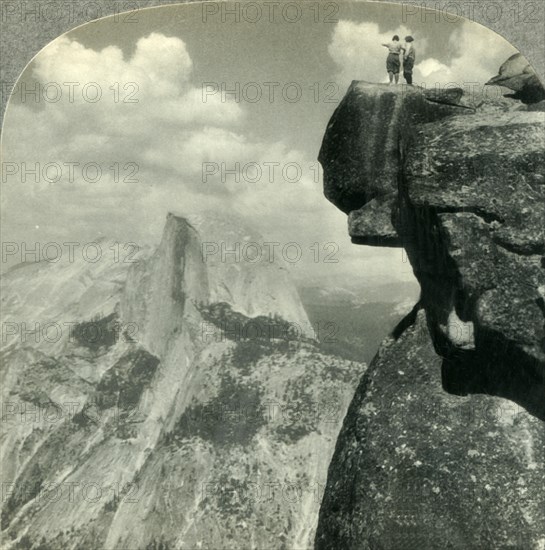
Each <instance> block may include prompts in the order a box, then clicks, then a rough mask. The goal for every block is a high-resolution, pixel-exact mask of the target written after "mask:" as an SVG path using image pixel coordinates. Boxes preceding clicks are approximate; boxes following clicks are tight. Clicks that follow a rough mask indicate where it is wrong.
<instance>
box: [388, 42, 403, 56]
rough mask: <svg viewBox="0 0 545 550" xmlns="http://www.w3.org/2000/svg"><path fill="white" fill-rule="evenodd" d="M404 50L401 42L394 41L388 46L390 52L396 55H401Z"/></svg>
mask: <svg viewBox="0 0 545 550" xmlns="http://www.w3.org/2000/svg"><path fill="white" fill-rule="evenodd" d="M402 49H403V46H402V45H401V42H396V41H395V40H392V42H390V43H389V44H388V51H389V52H390V53H395V54H398V55H399V54H400V53H401V50H402Z"/></svg>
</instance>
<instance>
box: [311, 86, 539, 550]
mask: <svg viewBox="0 0 545 550" xmlns="http://www.w3.org/2000/svg"><path fill="white" fill-rule="evenodd" d="M319 160H320V162H321V164H322V166H323V168H324V191H325V195H326V197H327V198H328V199H329V200H330V201H331V202H333V203H334V204H335V205H336V206H337V207H338V208H340V209H341V210H342V211H344V212H345V213H347V214H348V230H349V233H350V236H351V237H352V241H353V242H354V243H356V244H363V245H371V246H394V247H404V248H405V250H406V251H407V255H408V257H409V259H410V262H411V265H412V268H413V271H414V274H415V276H416V278H417V279H418V281H419V283H420V286H421V291H422V292H421V298H420V301H419V302H418V304H417V305H415V309H414V310H413V312H412V313H411V314H410V315H409V316H407V317H406V318H405V319H404V320H403V321H402V322H401V323H400V324H399V325H398V327H396V329H395V330H394V332H393V334H392V336H391V337H390V338H389V339H387V340H386V341H385V342H384V343H383V345H382V347H381V349H380V350H379V353H378V355H377V356H376V357H375V359H374V360H373V362H372V364H371V365H370V367H369V369H368V371H367V372H366V374H365V375H364V376H363V378H362V381H361V383H360V386H359V388H358V390H357V391H356V396H355V398H354V400H353V402H352V404H351V406H350V408H349V411H348V413H347V416H346V418H345V421H344V425H343V428H342V430H341V433H340V435H339V438H338V441H337V447H336V451H335V454H334V457H333V459H332V463H331V465H330V469H329V475H328V484H327V487H326V491H325V495H324V500H323V502H322V507H321V511H320V521H319V526H318V531H317V536H316V547H317V548H320V549H326V548H328V549H329V548H338V547H342V548H359V549H361V548H365V549H367V548H369V549H382V548H384V549H388V550H392V549H398V548H399V549H401V548H403V549H406V548H422V549H428V548H429V549H432V548H433V549H435V548H464V549H466V548H475V549H476V548H533V549H543V548H544V547H545V455H544V452H545V451H544V449H545V423H544V421H545V323H544V321H545V112H543V104H537V105H532V106H531V107H529V106H521V104H520V103H518V102H517V101H514V100H512V99H504V98H498V99H489V98H488V97H487V94H485V93H478V94H477V93H475V94H472V95H466V94H464V92H463V91H462V90H444V91H441V90H424V89H421V88H418V87H414V88H413V87H409V88H407V87H404V86H403V87H401V86H400V87H397V88H392V87H388V86H385V85H377V84H369V83H365V82H353V83H352V85H351V87H350V88H349V90H348V92H347V94H346V96H345V97H344V99H343V101H342V102H341V104H340V105H339V106H338V108H337V109H336V111H335V113H334V114H333V116H332V118H331V121H330V123H329V125H328V127H327V130H326V134H325V136H324V140H323V144H322V148H321V151H320V156H319Z"/></svg>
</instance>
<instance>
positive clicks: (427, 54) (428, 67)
mask: <svg viewBox="0 0 545 550" xmlns="http://www.w3.org/2000/svg"><path fill="white" fill-rule="evenodd" d="M394 34H397V35H399V36H400V37H401V39H403V38H404V37H405V36H407V35H409V34H411V35H413V34H415V33H414V32H412V31H411V29H409V28H408V27H406V26H403V25H402V26H399V27H397V28H392V29H390V30H388V31H386V32H380V30H379V26H378V25H377V24H375V23H370V22H364V23H355V22H352V21H344V20H343V21H339V22H338V23H337V25H336V27H335V30H334V32H333V37H332V40H331V43H330V45H329V54H330V55H331V57H332V59H333V60H334V61H335V62H336V64H337V65H338V67H339V74H338V78H339V80H340V81H341V82H342V83H343V84H345V85H346V84H349V83H350V82H351V81H352V80H367V81H370V82H383V83H384V82H387V81H388V76H387V73H386V57H387V51H386V49H385V48H384V47H383V46H381V44H382V43H387V42H389V41H390V40H391V38H392V36H393V35H394ZM421 34H422V33H420V36H418V37H417V38H418V39H417V41H416V42H415V43H414V44H415V48H416V52H417V63H416V65H415V68H414V83H415V84H420V85H425V86H428V87H430V86H433V85H435V84H438V85H446V84H453V83H457V84H458V85H459V86H460V87H464V84H467V83H473V82H475V83H480V84H481V85H482V84H484V82H486V81H487V80H488V79H489V78H490V77H491V76H493V75H494V74H496V73H497V70H498V68H499V66H500V65H501V64H502V63H503V62H504V61H505V60H506V59H507V58H508V57H509V56H510V55H512V54H513V53H515V52H516V50H515V48H514V47H513V46H512V45H511V44H510V43H509V42H507V41H506V40H505V39H504V38H502V37H501V36H500V35H498V34H496V33H494V32H492V31H490V30H489V29H487V28H486V27H483V26H481V25H478V24H477V23H473V22H471V21H465V22H464V23H463V24H461V25H460V27H459V28H457V29H456V30H454V31H453V32H452V34H451V35H450V37H449V39H448V40H449V49H450V51H451V52H452V53H451V55H450V56H449V59H444V60H439V59H437V58H435V57H434V56H433V44H431V43H430V41H429V40H428V39H427V38H426V37H425V36H421Z"/></svg>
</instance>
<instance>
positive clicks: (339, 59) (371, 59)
mask: <svg viewBox="0 0 545 550" xmlns="http://www.w3.org/2000/svg"><path fill="white" fill-rule="evenodd" d="M394 34H397V35H398V36H399V37H400V38H401V40H403V38H404V37H405V36H407V35H410V34H414V33H413V32H412V31H411V29H409V28H408V27H406V26H404V25H401V26H398V27H397V28H392V29H391V30H388V31H385V32H380V30H379V26H378V24H376V23H370V22H363V23H355V22H353V21H346V20H341V21H339V22H338V23H337V25H336V26H335V30H334V31H333V37H332V40H331V44H330V45H329V48H328V50H329V54H330V55H331V57H332V58H333V60H334V61H335V62H336V63H337V65H338V66H339V69H340V71H339V74H338V77H337V78H338V80H339V82H340V83H342V84H344V85H346V84H349V83H350V82H351V81H352V80H367V81H368V82H388V74H387V73H386V57H387V54H388V51H387V50H386V48H385V47H384V46H382V45H381V44H386V43H388V42H390V41H391V39H392V36H393V35H394ZM418 44H419V46H418V47H419V51H420V52H422V54H425V52H426V49H427V40H426V39H425V38H424V39H421V40H419V42H418Z"/></svg>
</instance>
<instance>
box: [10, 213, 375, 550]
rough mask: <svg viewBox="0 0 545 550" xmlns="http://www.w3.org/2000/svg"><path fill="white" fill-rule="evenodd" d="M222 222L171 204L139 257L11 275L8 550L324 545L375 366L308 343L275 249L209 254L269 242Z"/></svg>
mask: <svg viewBox="0 0 545 550" xmlns="http://www.w3.org/2000/svg"><path fill="white" fill-rule="evenodd" d="M220 222H221V220H219V219H207V218H200V219H196V220H194V221H193V223H191V222H190V221H188V220H187V219H185V218H182V217H179V216H175V215H172V214H171V215H169V216H168V218H167V222H166V225H165V229H164V233H163V238H162V241H161V243H160V245H159V246H158V247H157V249H156V250H154V251H152V250H149V251H141V252H140V253H139V254H138V255H137V256H135V257H134V260H136V261H134V262H133V263H125V262H122V261H102V262H98V263H86V262H79V263H78V262H74V263H70V264H68V265H66V264H65V265H61V264H60V263H59V264H49V263H45V262H44V263H40V264H28V265H22V266H19V267H17V268H14V269H12V270H11V271H10V272H8V273H7V274H6V275H5V277H4V280H3V288H2V314H3V315H4V320H5V323H10V324H9V330H6V331H5V334H4V335H3V336H5V338H4V337H3V342H2V343H3V348H2V351H1V352H0V353H1V359H2V369H1V371H0V373H1V376H2V379H1V381H2V392H3V393H2V440H1V441H2V445H1V450H2V489H3V493H2V530H3V533H2V538H3V544H4V545H5V547H6V548H34V549H36V548H40V549H42V550H45V549H53V548H72V549H76V548H78V549H79V548H87V549H93V550H94V549H95V548H147V549H157V548H161V549H163V550H165V549H169V548H220V547H221V548H240V547H241V546H242V547H251V546H257V547H261V548H266V547H272V546H275V545H277V544H278V541H279V540H280V541H283V544H284V545H285V546H286V547H289V548H293V547H308V545H309V544H311V541H312V540H313V538H314V533H315V529H316V524H317V519H318V509H319V503H320V501H321V497H322V493H323V487H324V484H325V476H326V468H327V464H328V461H329V459H330V457H331V454H332V452H333V446H334V442H335V439H336V435H337V434H338V430H339V428H340V424H341V421H342V418H343V416H344V414H345V412H346V409H347V408H348V404H349V402H350V400H351V398H352V395H353V392H354V389H355V387H356V384H357V380H358V379H359V377H360V375H361V373H362V372H363V371H364V369H365V365H363V364H361V363H356V362H352V361H348V360H346V359H343V358H342V357H339V356H335V355H332V354H331V353H328V352H326V351H325V347H324V346H322V344H321V343H320V342H319V341H317V340H315V339H313V338H310V337H308V333H309V332H310V330H309V328H310V324H309V323H308V319H307V317H306V313H305V311H304V309H303V307H302V305H301V303H300V301H299V298H298V295H297V291H296V289H295V287H294V286H293V284H292V282H291V280H290V278H289V274H288V272H287V271H286V269H285V268H284V267H283V266H282V264H280V263H279V262H278V261H277V260H275V261H270V259H263V261H262V262H261V264H260V265H258V264H259V262H255V261H254V262H253V263H252V264H251V265H249V263H248V262H246V261H243V260H242V259H241V258H240V257H239V258H237V257H233V256H232V257H231V258H230V260H226V259H224V260H225V261H223V260H222V259H221V258H220V259H218V260H214V261H213V260H212V259H211V258H208V259H207V260H210V261H207V260H205V259H204V257H203V245H205V244H206V243H212V242H214V243H216V244H218V245H220V244H222V243H223V244H224V245H225V246H227V247H228V248H229V249H233V247H234V243H235V242H239V243H242V242H247V241H246V240H245V239H247V238H248V237H249V238H251V240H252V241H259V239H261V237H260V236H259V235H257V234H255V233H253V232H251V230H248V229H244V228H242V227H240V226H239V224H236V223H234V224H233V223H232V224H231V225H229V223H228V222H226V221H225V220H224V221H223V222H221V223H222V226H221V227H220V226H219V224H220ZM210 226H211V227H212V229H211V228H210ZM228 226H229V227H228ZM218 228H219V229H218ZM214 231H220V232H221V231H225V233H224V234H225V238H224V240H223V241H220V240H219V237H218V236H216V237H213V233H214ZM214 239H215V240H214ZM103 249H104V250H106V249H107V246H103ZM242 288H246V290H247V292H246V294H245V295H242V293H241V292H242V291H241V289H242ZM271 297H274V298H275V300H273V299H272V298H271ZM23 322H24V323H26V324H25V328H23V325H22V323H23ZM36 323H38V326H36ZM46 324H48V326H50V329H49V330H46V331H44V328H45V326H46ZM55 324H56V325H58V326H59V327H61V329H64V330H61V332H60V333H59V332H57V331H55V330H52V329H51V327H54V326H55ZM3 326H4V325H3ZM68 327H70V329H71V330H68ZM28 328H33V329H34V330H31V331H28Z"/></svg>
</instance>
